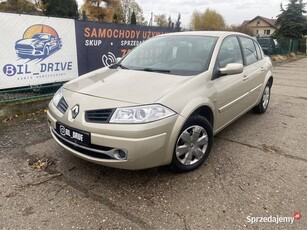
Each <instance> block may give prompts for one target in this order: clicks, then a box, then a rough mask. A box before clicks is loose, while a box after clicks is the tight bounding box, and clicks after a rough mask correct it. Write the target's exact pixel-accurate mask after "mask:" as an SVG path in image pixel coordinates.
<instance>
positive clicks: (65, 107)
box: [57, 97, 68, 114]
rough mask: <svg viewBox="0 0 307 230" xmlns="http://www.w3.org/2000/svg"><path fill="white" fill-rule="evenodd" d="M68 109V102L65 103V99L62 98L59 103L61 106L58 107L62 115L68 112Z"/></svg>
mask: <svg viewBox="0 0 307 230" xmlns="http://www.w3.org/2000/svg"><path fill="white" fill-rule="evenodd" d="M67 108H68V104H67V102H66V101H65V99H64V97H62V98H61V100H60V101H59V104H58V106H57V109H58V110H59V111H60V112H61V113H63V114H64V113H65V112H66V110H67Z"/></svg>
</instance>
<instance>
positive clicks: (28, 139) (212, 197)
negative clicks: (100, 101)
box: [0, 58, 307, 230]
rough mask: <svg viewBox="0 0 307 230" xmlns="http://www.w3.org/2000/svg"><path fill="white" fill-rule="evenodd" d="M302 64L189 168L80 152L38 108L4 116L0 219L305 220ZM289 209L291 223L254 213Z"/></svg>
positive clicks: (297, 223) (138, 224)
mask: <svg viewBox="0 0 307 230" xmlns="http://www.w3.org/2000/svg"><path fill="white" fill-rule="evenodd" d="M306 73H307V58H305V59H301V60H298V61H294V62H290V63H286V64H283V65H278V66H277V67H276V68H275V71H274V85H273V88H272V97H271V102H270V106H269V109H268V111H267V112H266V113H265V114H263V115H256V114H253V113H251V112H250V113H248V114H246V115H245V116H243V117H242V118H240V119H239V120H237V121H236V122H235V123H233V124H232V125H230V126H229V127H228V128H226V129H225V130H223V131H222V132H221V133H219V134H218V135H217V136H216V137H215V140H214V146H213V150H212V153H211V155H210V157H209V159H208V160H207V162H206V163H205V164H204V165H203V166H202V167H201V168H199V169H198V170H196V171H193V172H191V173H187V174H176V173H174V172H172V171H170V170H169V169H168V167H160V168H154V169H149V170H142V171H125V170H118V169H112V168H107V167H103V166H100V165H95V164H92V163H89V162H86V161H83V160H81V159H78V158H76V157H74V156H72V155H70V154H69V153H68V152H66V151H65V150H63V149H62V148H61V147H60V146H58V145H57V144H56V143H55V141H54V140H53V139H52V138H51V135H50V133H49V130H48V127H47V123H46V117H45V112H44V111H38V112H37V113H34V114H28V115H24V116H21V117H14V118H13V119H12V120H5V122H4V121H3V122H2V123H0V175H1V176H0V212H1V214H0V229H97V230H98V229H306V226H307V201H306V199H307V196H306V195H307V140H306V137H307V74H306ZM296 212H299V213H300V215H301V218H300V219H299V216H296V217H297V219H298V220H294V222H293V223H292V224H291V223H285V222H282V223H278V224H277V223H259V222H260V221H265V220H267V221H269V220H271V222H272V220H274V218H279V221H285V220H286V219H285V218H284V217H291V218H292V217H293V216H294V213H296ZM256 217H259V218H256ZM251 220H253V221H254V220H255V221H256V220H258V223H255V222H254V223H252V222H251Z"/></svg>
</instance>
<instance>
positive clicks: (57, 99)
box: [52, 87, 63, 107]
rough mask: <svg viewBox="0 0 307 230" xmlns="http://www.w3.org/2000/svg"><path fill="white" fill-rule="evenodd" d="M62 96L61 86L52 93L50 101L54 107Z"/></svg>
mask: <svg viewBox="0 0 307 230" xmlns="http://www.w3.org/2000/svg"><path fill="white" fill-rule="evenodd" d="M62 97H63V87H61V88H59V89H58V91H56V93H55V94H54V96H53V98H52V102H53V104H54V106H55V107H57V106H58V104H59V102H60V100H61V98H62Z"/></svg>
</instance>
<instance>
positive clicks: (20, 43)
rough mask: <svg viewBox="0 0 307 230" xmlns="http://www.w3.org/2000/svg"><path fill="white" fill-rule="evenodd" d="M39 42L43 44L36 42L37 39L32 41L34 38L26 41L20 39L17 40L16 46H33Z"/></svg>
mask: <svg viewBox="0 0 307 230" xmlns="http://www.w3.org/2000/svg"><path fill="white" fill-rule="evenodd" d="M39 42H43V40H40V41H39V40H37V39H34V38H28V39H21V40H18V41H17V42H16V44H18V45H34V44H36V43H39Z"/></svg>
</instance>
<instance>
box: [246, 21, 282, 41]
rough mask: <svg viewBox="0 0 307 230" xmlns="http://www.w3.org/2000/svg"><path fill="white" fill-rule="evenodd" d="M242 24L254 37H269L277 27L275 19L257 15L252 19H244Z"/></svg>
mask: <svg viewBox="0 0 307 230" xmlns="http://www.w3.org/2000/svg"><path fill="white" fill-rule="evenodd" d="M242 26H246V27H248V28H249V29H251V31H252V32H253V34H254V36H255V37H270V36H271V35H272V34H273V33H274V32H275V30H276V29H277V25H276V19H270V18H265V17H262V16H257V17H255V18H253V19H252V20H245V21H244V22H243V23H242Z"/></svg>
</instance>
